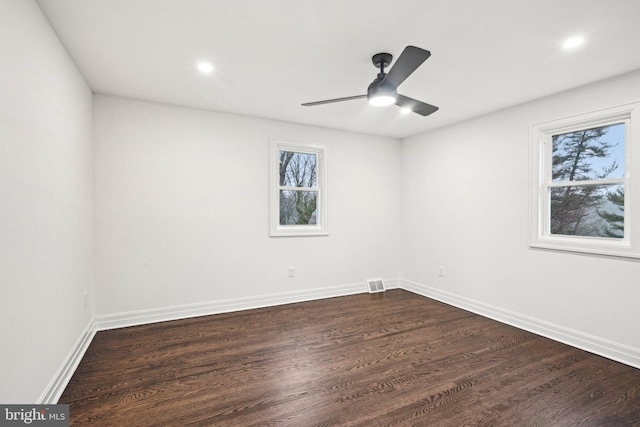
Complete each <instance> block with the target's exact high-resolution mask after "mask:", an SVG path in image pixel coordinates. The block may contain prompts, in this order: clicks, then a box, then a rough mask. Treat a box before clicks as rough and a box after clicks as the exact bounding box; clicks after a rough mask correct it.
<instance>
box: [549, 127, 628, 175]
mask: <svg viewBox="0 0 640 427" xmlns="http://www.w3.org/2000/svg"><path fill="white" fill-rule="evenodd" d="M624 127H625V126H624V123H618V124H614V125H610V126H603V127H598V128H592V129H584V130H580V131H576V132H569V133H565V134H560V135H553V138H552V141H553V153H552V157H553V159H552V160H553V166H552V179H553V182H563V181H584V180H593V179H604V178H624V175H625V159H624V158H625V130H624Z"/></svg>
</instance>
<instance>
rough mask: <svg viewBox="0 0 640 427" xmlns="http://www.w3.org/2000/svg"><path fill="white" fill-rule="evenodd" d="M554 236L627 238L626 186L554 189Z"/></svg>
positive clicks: (551, 203) (552, 191) (552, 211)
mask: <svg viewBox="0 0 640 427" xmlns="http://www.w3.org/2000/svg"><path fill="white" fill-rule="evenodd" d="M549 197H550V206H551V212H550V213H551V221H550V233H551V234H563V235H571V236H587V237H610V238H617V239H621V238H623V237H624V185H586V186H579V187H575V186H574V187H554V188H551V189H550V194H549Z"/></svg>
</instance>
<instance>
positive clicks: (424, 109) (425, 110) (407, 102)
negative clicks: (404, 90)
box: [396, 95, 438, 116]
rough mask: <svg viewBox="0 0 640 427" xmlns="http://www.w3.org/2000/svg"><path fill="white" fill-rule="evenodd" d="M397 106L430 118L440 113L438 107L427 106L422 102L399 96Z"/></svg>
mask: <svg viewBox="0 0 640 427" xmlns="http://www.w3.org/2000/svg"><path fill="white" fill-rule="evenodd" d="M396 105H397V106H398V107H402V108H408V109H410V110H411V111H413V112H414V113H418V114H420V115H421V116H428V115H429V114H432V113H435V112H436V111H438V107H436V106H435V105H431V104H426V103H424V102H422V101H418V100H416V99H413V98H409V97H408V96H403V95H398V96H397V97H396Z"/></svg>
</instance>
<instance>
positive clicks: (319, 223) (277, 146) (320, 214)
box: [269, 138, 329, 237]
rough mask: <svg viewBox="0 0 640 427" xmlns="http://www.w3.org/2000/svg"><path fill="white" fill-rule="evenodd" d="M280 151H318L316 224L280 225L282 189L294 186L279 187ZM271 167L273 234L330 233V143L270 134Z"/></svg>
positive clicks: (318, 234) (280, 235) (271, 231)
mask: <svg viewBox="0 0 640 427" xmlns="http://www.w3.org/2000/svg"><path fill="white" fill-rule="evenodd" d="M280 151H291V152H296V153H306V154H314V155H316V185H317V188H314V191H317V192H318V198H317V202H316V203H317V207H316V224H313V225H280V190H281V189H291V188H286V187H280V167H279V165H280ZM270 159H271V162H270V163H271V167H270V174H271V178H270V187H271V188H270V203H269V204H270V215H269V223H270V231H269V235H270V236H272V237H286V236H327V235H329V221H328V194H327V193H328V191H327V188H328V173H327V172H328V163H329V146H328V145H323V144H315V143H310V142H302V141H293V140H289V139H283V138H271V156H270Z"/></svg>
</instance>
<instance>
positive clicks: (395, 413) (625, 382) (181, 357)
mask: <svg viewBox="0 0 640 427" xmlns="http://www.w3.org/2000/svg"><path fill="white" fill-rule="evenodd" d="M60 403H68V404H70V405H71V425H73V426H87V425H95V426H126V427H135V426H144V427H146V426H187V425H194V426H242V427H249V426H295V427H316V426H317V427H320V426H363V427H364V426H366V427H377V426H456V427H458V426H510V427H512V426H578V425H579V426H597V427H604V426H616V427H620V426H640V370H638V369H635V368H632V367H629V366H626V365H623V364H620V363H616V362H613V361H610V360H607V359H604V358H602V357H599V356H596V355H593V354H590V353H587V352H585V351H581V350H578V349H575V348H572V347H569V346H566V345H564V344H560V343H557V342H554V341H551V340H549V339H546V338H542V337H539V336H537V335H534V334H531V333H528V332H524V331H522V330H519V329H516V328H513V327H510V326H507V325H504V324H501V323H498V322H495V321H493V320H489V319H486V318H483V317H481V316H478V315H475V314H472V313H469V312H467V311H464V310H460V309H457V308H453V307H451V306H448V305H446V304H442V303H439V302H437V301H433V300H430V299H428V298H424V297H421V296H418V295H415V294H412V293H410V292H407V291H403V290H390V291H387V292H386V293H381V294H373V295H369V294H360V295H353V296H346V297H339V298H331V299H325V300H320V301H311V302H304V303H298V304H290V305H283V306H277V307H270V308H264V309H257V310H248V311H243V312H236V313H228V314H220V315H214V316H207V317H199V318H194V319H186V320H178V321H173V322H164V323H157V324H152V325H145V326H136V327H132V328H124V329H118V330H111V331H102V332H98V334H97V335H96V336H95V338H94V340H93V342H92V343H91V345H90V347H89V349H88V351H87V353H86V355H85V357H84V359H83V360H82V362H81V364H80V366H79V367H78V369H77V371H76V372H75V374H74V375H73V378H72V379H71V382H70V383H69V385H68V387H67V389H66V390H65V392H64V394H63V396H62V398H61V399H60Z"/></svg>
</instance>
